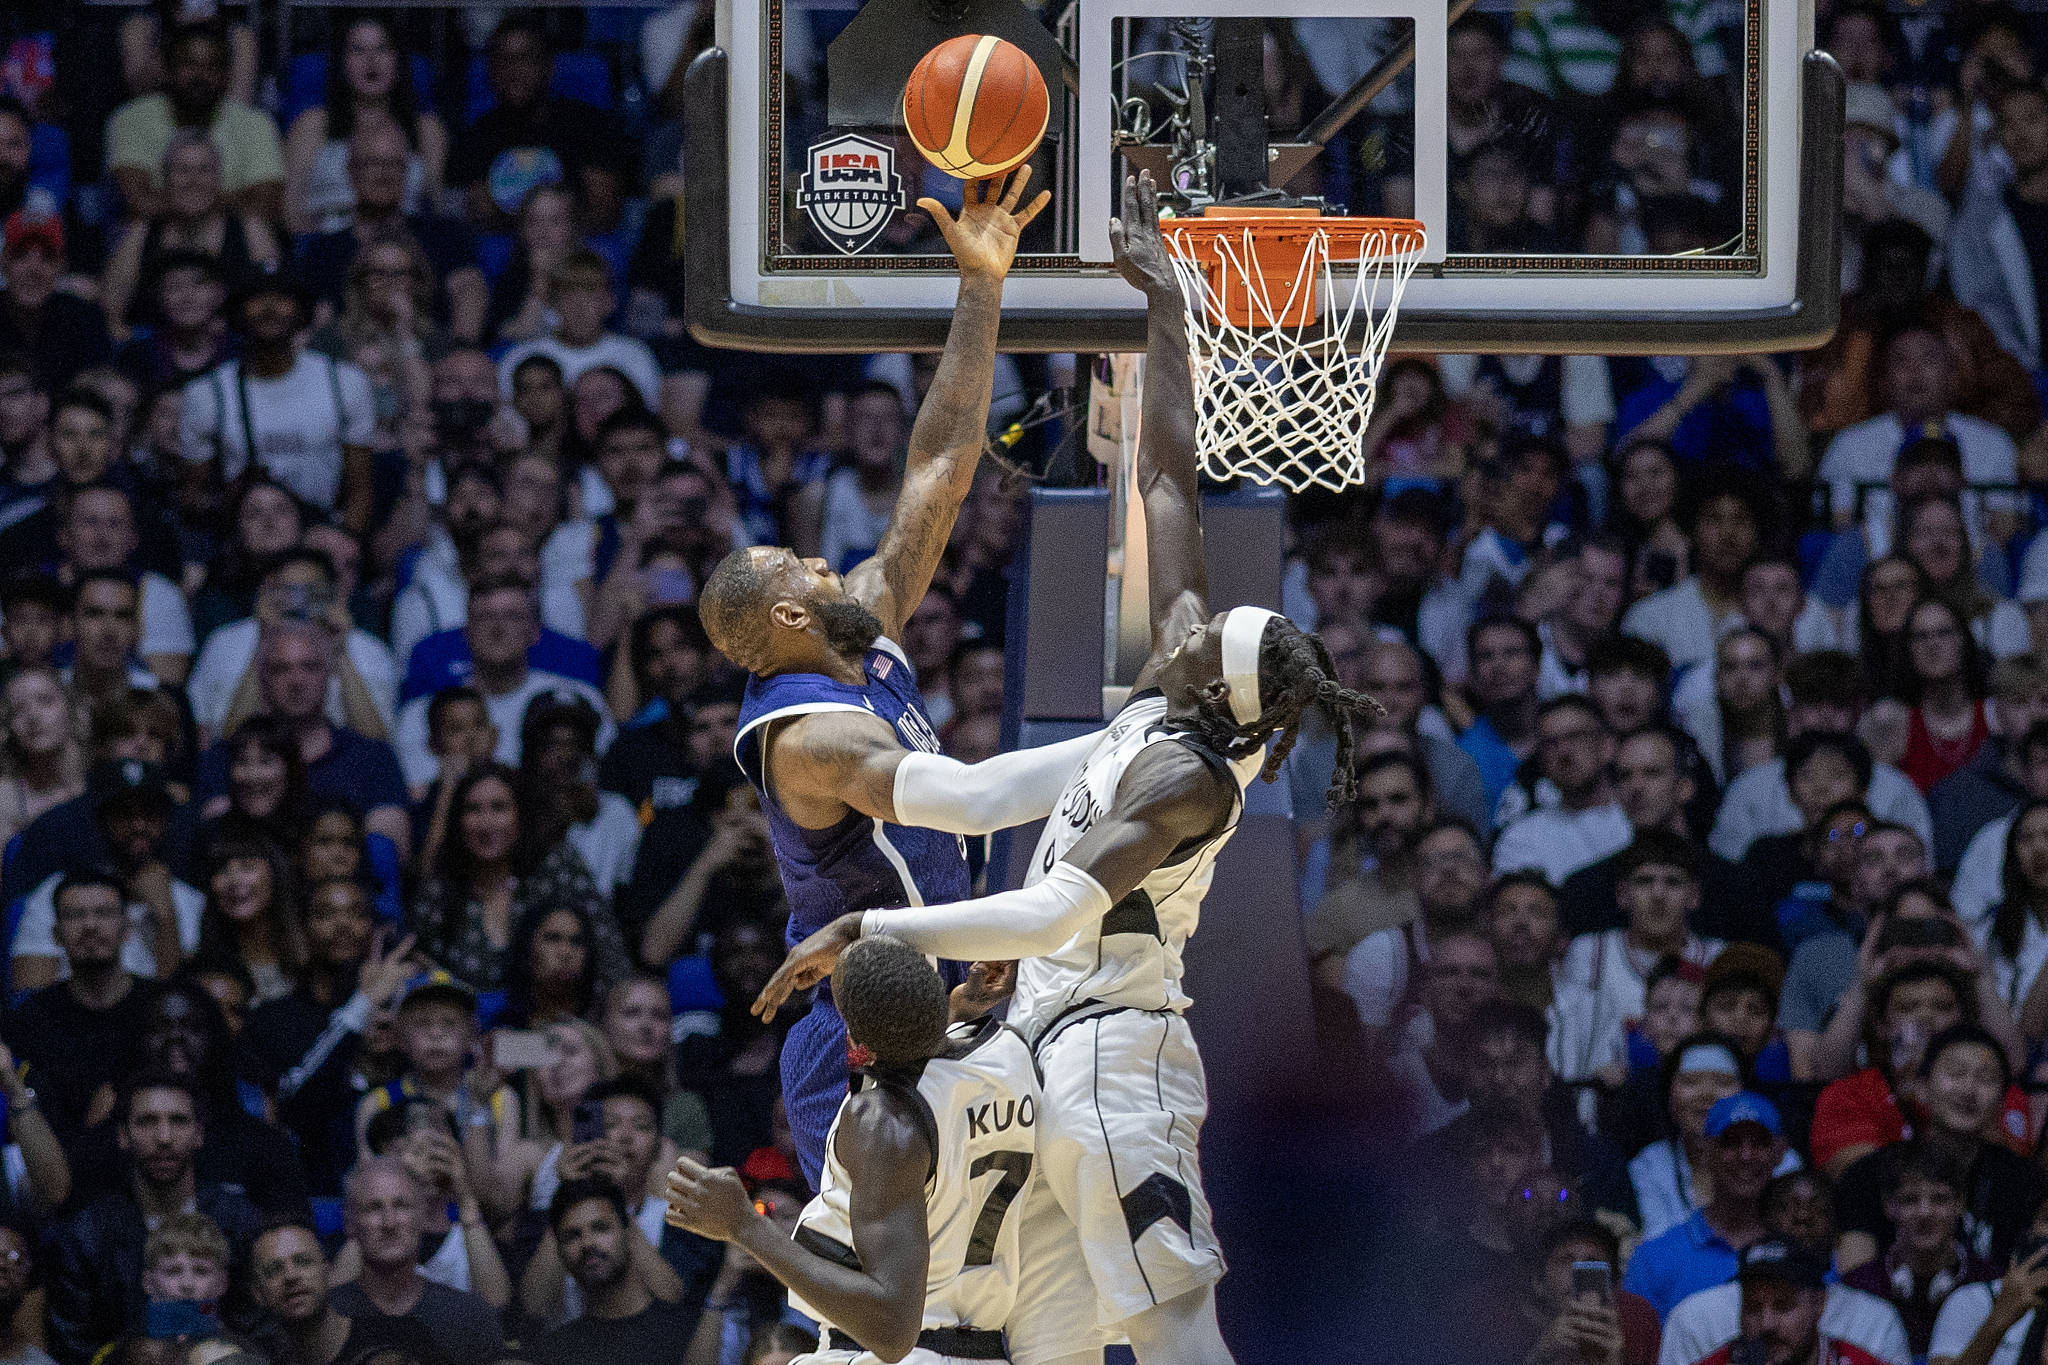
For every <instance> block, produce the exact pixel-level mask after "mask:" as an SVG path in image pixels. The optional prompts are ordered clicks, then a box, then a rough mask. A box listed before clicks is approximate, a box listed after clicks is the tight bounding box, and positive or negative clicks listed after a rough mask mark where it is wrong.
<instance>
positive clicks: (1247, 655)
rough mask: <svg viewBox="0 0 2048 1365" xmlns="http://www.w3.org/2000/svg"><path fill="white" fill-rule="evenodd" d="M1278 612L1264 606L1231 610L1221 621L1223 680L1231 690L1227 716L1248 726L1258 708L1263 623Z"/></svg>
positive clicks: (1264, 626)
mask: <svg viewBox="0 0 2048 1365" xmlns="http://www.w3.org/2000/svg"><path fill="white" fill-rule="evenodd" d="M1279 614H1280V613H1279V612H1277V611H1267V610H1266V609H1265V608H1264V607H1232V608H1231V609H1230V610H1229V611H1228V612H1227V613H1225V615H1224V618H1223V681H1224V682H1225V683H1226V684H1227V685H1228V686H1229V688H1230V714H1231V715H1233V716H1235V717H1236V718H1237V723H1238V724H1239V725H1250V724H1251V723H1252V722H1253V721H1255V720H1257V719H1258V718H1259V713H1260V712H1261V711H1263V710H1264V709H1265V708H1264V707H1262V706H1260V705H1259V640H1260V638H1261V637H1262V636H1264V635H1265V633H1266V622H1268V621H1270V620H1272V619H1273V618H1274V617H1276V616H1278V615H1279Z"/></svg>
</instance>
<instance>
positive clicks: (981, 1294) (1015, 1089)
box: [790, 1019, 1044, 1331]
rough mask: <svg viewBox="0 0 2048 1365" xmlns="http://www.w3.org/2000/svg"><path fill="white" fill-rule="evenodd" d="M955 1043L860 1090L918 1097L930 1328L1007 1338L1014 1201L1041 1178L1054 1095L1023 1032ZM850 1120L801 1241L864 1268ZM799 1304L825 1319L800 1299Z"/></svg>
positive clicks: (869, 1078)
mask: <svg viewBox="0 0 2048 1365" xmlns="http://www.w3.org/2000/svg"><path fill="white" fill-rule="evenodd" d="M948 1037H949V1038H950V1039H951V1040H952V1045H951V1046H950V1047H949V1048H948V1049H947V1052H946V1054H945V1055H943V1056H939V1057H934V1058H932V1059H931V1060H930V1061H928V1062H926V1063H925V1064H924V1067H923V1068H922V1069H921V1071H920V1072H919V1073H918V1075H917V1078H916V1080H915V1082H914V1083H913V1082H911V1080H910V1079H909V1078H908V1077H900V1078H899V1077H896V1076H892V1075H881V1074H877V1073H875V1072H873V1071H867V1070H857V1071H855V1072H854V1073H853V1079H852V1082H851V1086H852V1091H851V1092H850V1093H849V1095H848V1097H847V1098H848V1101H850V1100H851V1099H852V1094H853V1093H857V1092H858V1091H859V1090H860V1089H862V1088H863V1087H864V1086H868V1085H881V1086H884V1087H888V1088H892V1089H894V1090H896V1092H897V1093H898V1094H900V1095H902V1096H903V1097H904V1098H906V1099H908V1100H910V1101H911V1102H912V1104H911V1107H912V1108H913V1109H914V1110H915V1112H916V1113H917V1115H918V1117H919V1119H920V1121H921V1122H922V1124H923V1126H924V1128H925V1136H926V1139H927V1140H928V1141H929V1142H930V1143H931V1147H932V1169H931V1175H930V1177H929V1178H928V1179H927V1180H926V1181H925V1187H924V1200H925V1219H926V1222H927V1224H928V1225H929V1231H930V1234H931V1263H930V1268H929V1269H928V1270H927V1271H926V1273H925V1291H924V1326H925V1327H926V1328H928V1329H929V1328H936V1327H968V1328H978V1329H980V1330H983V1331H1000V1330H1002V1327H1003V1324H1004V1323H1005V1322H1006V1321H1008V1319H1009V1316H1010V1308H1011V1305H1012V1304H1013V1303H1015V1301H1016V1297H1017V1269H1018V1256H1017V1229H1018V1227H1019V1225H1020V1224H1021V1222H1022V1219H1021V1218H1019V1217H1015V1216H1011V1215H1010V1209H1011V1206H1012V1205H1013V1204H1016V1205H1019V1206H1021V1204H1022V1202H1023V1196H1024V1195H1025V1193H1026V1192H1027V1191H1028V1190H1029V1189H1030V1188H1031V1184H1032V1182H1033V1181H1035V1180H1037V1179H1038V1174H1037V1172H1036V1171H1035V1170H1034V1169H1033V1165H1034V1155H1035V1142H1034V1138H1035V1131H1034V1130H1035V1128H1036V1126H1037V1123H1038V1119H1039V1111H1040V1109H1041V1108H1042V1106H1043V1104H1044V1097H1043V1095H1042V1094H1041V1092H1040V1090H1039V1084H1038V1065H1037V1063H1036V1062H1034V1061H1033V1060H1032V1057H1031V1049H1030V1047H1029V1046H1028V1045H1027V1044H1026V1043H1025V1041H1024V1039H1023V1037H1022V1035H1020V1034H1019V1033H1018V1032H1017V1031H1016V1030H1015V1029H1013V1028H1010V1027H1009V1026H1008V1025H1006V1024H1003V1023H1000V1022H998V1021H996V1020H993V1019H987V1020H983V1021H981V1022H980V1023H978V1024H961V1025H957V1026H955V1027H954V1028H953V1029H952V1030H951V1031H950V1032H949V1034H948ZM845 1116H846V1104H845V1103H844V1102H842V1103H841V1105H840V1107H839V1117H838V1118H835V1119H834V1120H833V1121H832V1131H831V1132H830V1133H829V1134H827V1135H826V1138H825V1169H824V1173H823V1175H822V1176H821V1177H820V1178H819V1181H818V1194H817V1196H816V1197H815V1198H814V1199H812V1200H811V1202H810V1203H809V1204H807V1205H805V1206H804V1211H803V1214H802V1216H801V1217H799V1218H798V1219H797V1228H796V1240H797V1243H798V1244H799V1245H800V1246H803V1247H804V1248H805V1249H807V1250H809V1251H811V1252H814V1253H816V1254H817V1255H820V1256H824V1257H826V1258H828V1259H831V1260H836V1261H838V1262H839V1263H840V1264H842V1265H846V1266H849V1267H855V1268H858V1266H859V1264H860V1261H859V1258H858V1256H856V1254H855V1252H854V1249H853V1222H852V1219H851V1217H850V1215H849V1212H848V1204H849V1200H850V1198H851V1191H852V1181H851V1179H850V1178H849V1177H848V1175H847V1173H846V1167H845V1166H844V1165H842V1164H841V1163H840V1160H839V1151H838V1138H839V1122H840V1119H843V1118H845ZM790 1303H791V1305H792V1306H793V1307H795V1308H796V1309H797V1311H799V1312H801V1313H803V1314H805V1315H806V1316H808V1317H810V1318H812V1319H813V1320H815V1321H821V1322H822V1321H825V1319H824V1317H823V1316H822V1315H821V1314H820V1313H819V1312H818V1311H817V1310H816V1309H815V1308H812V1307H810V1306H809V1305H808V1304H806V1303H804V1302H803V1300H802V1298H801V1297H800V1296H799V1295H796V1294H794V1293H792V1294H791V1295H790Z"/></svg>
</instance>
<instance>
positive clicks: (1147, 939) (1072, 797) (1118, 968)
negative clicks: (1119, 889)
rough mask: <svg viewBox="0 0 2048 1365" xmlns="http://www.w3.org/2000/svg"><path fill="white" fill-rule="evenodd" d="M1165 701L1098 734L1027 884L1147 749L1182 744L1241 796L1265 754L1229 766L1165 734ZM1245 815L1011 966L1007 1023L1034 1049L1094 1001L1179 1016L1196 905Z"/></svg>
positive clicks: (1156, 698) (1109, 798)
mask: <svg viewBox="0 0 2048 1365" xmlns="http://www.w3.org/2000/svg"><path fill="white" fill-rule="evenodd" d="M1165 718H1166V698H1164V697H1162V696H1160V695H1159V694H1157V693H1155V692H1149V691H1148V692H1146V693H1144V694H1143V695H1141V696H1138V697H1136V698H1133V699H1132V700H1131V702H1130V703H1129V704H1128V705H1126V706H1125V707H1124V709H1123V710H1122V711H1120V712H1118V713H1117V718H1116V720H1115V721H1114V722H1112V723H1111V725H1110V727H1109V728H1108V729H1107V730H1105V731H1103V732H1102V738H1101V739H1100V740H1098V741H1097V742H1096V745H1095V747H1094V749H1092V750H1090V751H1089V754H1088V757H1087V758H1085V759H1083V760H1082V761H1081V766H1080V767H1078V768H1076V769H1075V770H1074V776H1073V778H1072V779H1071V780H1070V781H1069V782H1068V783H1067V789H1066V791H1065V793H1064V794H1063V795H1062V796H1061V797H1060V802H1059V805H1058V806H1056V807H1055V808H1054V809H1053V813H1052V815H1051V816H1050V817H1049V818H1048V819H1047V820H1046V822H1045V833H1044V834H1043V835H1041V836H1040V837H1039V840H1038V850H1037V851H1036V852H1035V853H1033V854H1032V857H1031V869H1030V871H1029V872H1028V873H1027V874H1026V875H1025V878H1024V883H1025V885H1027V886H1030V885H1034V884H1035V883H1037V882H1039V881H1041V880H1043V878H1044V877H1045V874H1046V873H1047V872H1050V871H1051V870H1052V868H1053V865H1054V864H1055V863H1057V862H1059V860H1060V859H1061V858H1063V857H1065V856H1066V854H1067V851H1068V850H1069V849H1071V848H1073V846H1074V845H1075V844H1076V843H1078V842H1079V841H1080V838H1081V836H1082V835H1084V834H1086V833H1087V832H1088V831H1089V829H1090V828H1091V827H1093V826H1094V824H1095V822H1096V821H1097V820H1099V819H1101V818H1102V816H1103V814H1104V813H1105V812H1106V811H1108V810H1109V808H1110V805H1111V803H1112V802H1113V801H1115V799H1116V789H1117V784H1118V783H1119V782H1121V781H1122V780H1123V775H1124V770H1125V769H1127V768H1129V767H1130V766H1131V763H1132V761H1133V760H1135V759H1136V758H1137V757H1138V755H1139V754H1140V753H1142V752H1144V751H1145V750H1146V749H1147V748H1149V747H1151V746H1152V745H1154V744H1183V745H1186V746H1187V747H1188V748H1189V749H1190V750H1192V751H1193V752H1195V753H1197V754H1200V755H1203V756H1204V757H1207V758H1210V759H1213V760H1214V761H1215V762H1216V763H1218V764H1219V765H1222V766H1224V767H1227V768H1228V769H1229V771H1230V773H1231V776H1232V777H1234V778H1235V779H1236V782H1237V787H1238V791H1239V792H1240V793H1242V792H1243V790H1244V788H1245V787H1246V786H1247V785H1249V784H1250V782H1251V780H1252V779H1253V778H1254V777H1256V776H1258V773H1259V768H1260V766H1261V765H1262V764H1264V762H1265V758H1266V755H1265V751H1264V750H1259V751H1256V752H1254V753H1252V754H1250V755H1248V756H1246V757H1244V758H1241V759H1238V760H1236V761H1235V762H1231V761H1229V760H1226V759H1224V758H1222V757H1221V756H1219V755H1217V754H1215V753H1214V751H1212V750H1210V749H1209V748H1208V747H1207V746H1206V745H1204V744H1203V743H1202V742H1201V741H1200V740H1199V739H1198V738H1196V737H1194V736H1192V735H1189V734H1187V733H1185V732H1183V731H1178V730H1170V729H1168V728H1166V726H1165V725H1163V724H1162V722H1163V721H1164V720H1165ZM1243 813H1244V802H1243V800H1242V798H1241V797H1240V799H1239V800H1238V801H1237V803H1236V805H1235V807H1234V808H1233V809H1232V811H1231V813H1230V820H1229V822H1228V823H1227V824H1226V825H1225V826H1224V827H1223V830H1222V832H1221V833H1219V834H1215V835H1212V836H1210V837H1209V838H1207V839H1204V840H1202V841H1201V842H1200V843H1197V844H1194V845H1192V846H1186V847H1182V848H1179V849H1175V850H1174V853H1173V856H1172V857H1171V858H1169V859H1168V860H1167V861H1166V863H1165V865H1164V866H1162V867H1160V868H1159V869H1158V870H1157V871H1155V872H1153V873H1152V875H1150V876H1149V877H1147V878H1145V880H1144V881H1142V882H1140V883H1138V889H1137V890H1135V891H1133V892H1131V894H1130V895H1128V896H1125V897H1124V898H1123V899H1122V900H1120V901H1118V902H1117V903H1116V905H1115V906H1113V907H1111V909H1110V912H1109V913H1108V914H1107V915H1105V916H1103V918H1102V919H1101V920H1099V921H1097V922H1095V923H1093V924H1090V925H1088V926H1086V927H1085V928H1083V929H1081V930H1080V931H1079V932H1078V933H1076V934H1075V935H1074V936H1073V937H1072V938H1071V939H1069V940H1067V942H1066V944H1065V945H1064V946H1063V947H1061V948H1060V949H1059V950H1058V951H1057V952H1055V953H1053V954H1051V955H1050V956H1047V957H1034V958H1027V959H1025V960H1024V961H1022V962H1020V963H1018V964H1017V994H1016V997H1015V998H1014V999H1013V1000H1012V1001H1011V1004H1010V1021H1011V1022H1012V1023H1014V1024H1016V1025H1017V1027H1018V1028H1021V1029H1023V1030H1024V1034H1025V1036H1026V1037H1028V1038H1030V1039H1031V1040H1032V1041H1033V1042H1034V1043H1036V1042H1037V1041H1039V1040H1040V1039H1042V1038H1043V1037H1044V1035H1045V1033H1046V1031H1047V1030H1048V1029H1049V1028H1050V1027H1051V1026H1052V1024H1053V1023H1054V1022H1055V1021H1056V1020H1058V1019H1059V1018H1060V1017H1061V1016H1062V1015H1064V1014H1067V1013H1068V1012H1070V1011H1074V1010H1078V1009H1081V1008H1083V1007H1085V1006H1087V1005H1089V1004H1091V1003H1098V1002H1099V1003H1102V1004H1109V1005H1122V1006H1127V1007H1129V1008H1132V1009H1140V1010H1173V1011H1176V1012H1178V1011H1181V1010H1184V1009H1186V1008H1187V1006H1188V997H1187V995H1186V993H1185V992H1183V991H1182V990H1181V985H1180V979H1181V950H1182V949H1183V948H1184V947H1185V946H1186V944H1187V941H1188V939H1189V938H1191V937H1193V935H1194V932H1195V926H1196V925H1197V924H1198V923H1199V922H1200V921H1201V917H1202V898H1203V897H1204V896H1206V895H1208V894H1209V883H1210V882H1211V881H1212V880H1214V878H1215V875H1216V857H1217V855H1218V854H1219V853H1221V852H1222V851H1223V846H1224V844H1226V843H1228V842H1229V841H1230V836H1231V835H1232V834H1234V833H1235V832H1236V831H1237V822H1238V818H1239V816H1241V815H1242V814H1243Z"/></svg>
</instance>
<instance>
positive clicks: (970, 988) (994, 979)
mask: <svg viewBox="0 0 2048 1365" xmlns="http://www.w3.org/2000/svg"><path fill="white" fill-rule="evenodd" d="M1016 990H1017V964H1016V963H1015V962H1014V961H1011V962H976V963H974V964H973V965H972V966H970V967H968V969H967V979H966V980H965V981H963V982H961V983H960V984H959V985H957V986H955V987H954V988H953V991H952V994H951V995H950V996H948V997H947V1002H946V1003H947V1016H948V1022H949V1023H954V1024H964V1023H966V1022H967V1021H968V1020H970V1019H979V1018H981V1017H982V1016H983V1015H985V1014H987V1013H988V1012H989V1011H990V1010H992V1009H994V1008H995V1007H996V1006H997V1005H1000V1004H1002V1003H1003V1002H1004V1001H1005V1000H1008V999H1009V998H1010V997H1011V996H1012V995H1013V994H1015V993H1016Z"/></svg>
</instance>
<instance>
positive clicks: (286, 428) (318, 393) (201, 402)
mask: <svg viewBox="0 0 2048 1365" xmlns="http://www.w3.org/2000/svg"><path fill="white" fill-rule="evenodd" d="M244 391H246V392H247V394H248V405H247V408H246V418H245V416H244V413H245V409H244V407H243V404H242V397H241V395H242V393H243V392H244ZM376 428H377V409H376V403H375V400H374V399H373V398H372V397H371V394H370V380H369V377H368V376H367V375H365V374H364V373H363V372H362V371H361V370H359V369H357V368H356V367H355V366H353V365H351V364H349V363H348V362H346V361H341V360H331V359H329V358H328V357H327V356H324V355H321V354H320V353H318V352H317V351H307V352H306V353H304V354H303V355H301V356H300V357H299V358H298V361H297V362H296V363H295V364H293V366H292V367H291V369H290V370H288V371H286V372H285V373H284V374H282V375H280V376H278V377H277V378H275V379H253V378H252V379H250V380H248V381H247V383H246V384H244V383H243V382H242V365H241V362H240V361H238V360H230V361H226V362H224V363H223V364H220V365H217V366H215V367H214V368H213V369H211V370H209V371H207V372H206V373H205V374H203V375H200V376H199V377H198V378H197V379H195V380H193V381H192V382H191V383H189V384H187V385H186V386H185V403H184V408H183V410H182V411H181V412H180V413H179V417H178V453H179V454H180V455H182V456H183V457H184V458H185V459H186V460H187V461H188V462H190V463H192V464H204V463H206V462H207V461H208V460H211V459H213V458H215V457H216V456H218V457H219V459H220V462H221V476H222V477H223V478H226V479H235V478H238V477H240V475H241V473H242V471H243V470H244V469H247V468H248V467H249V459H250V455H249V446H250V442H251V439H252V438H253V440H254V442H255V447H256V463H258V464H259V465H261V466H262V467H263V468H264V469H265V470H267V471H268V472H269V473H270V475H271V477H272V478H274V479H276V480H277V481H278V482H279V483H281V484H283V485H284V486H285V487H287V488H289V489H291V490H292V492H294V493H296V494H298V495H299V497H301V498H303V499H304V500H305V501H307V502H309V503H311V504H313V506H315V507H319V508H322V509H324V510H327V511H332V510H333V509H334V503H335V499H336V498H338V497H339V496H340V494H341V449H342V447H343V446H362V447H368V446H369V444H370V442H371V439H372V437H373V434H374V433H375V431H376Z"/></svg>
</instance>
